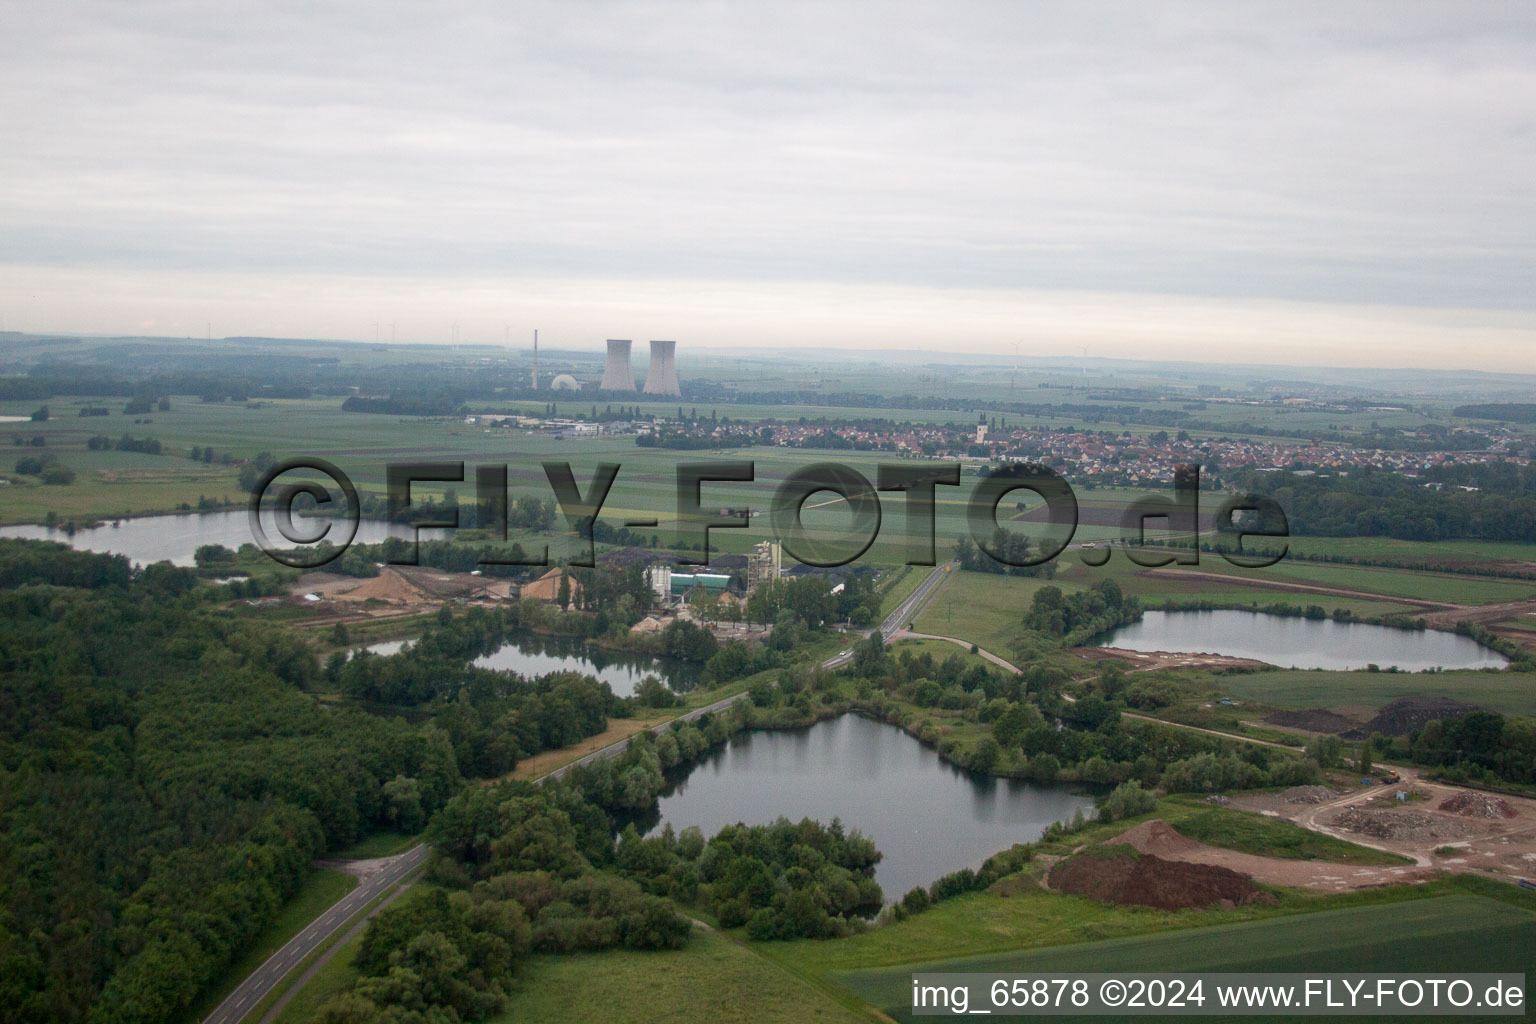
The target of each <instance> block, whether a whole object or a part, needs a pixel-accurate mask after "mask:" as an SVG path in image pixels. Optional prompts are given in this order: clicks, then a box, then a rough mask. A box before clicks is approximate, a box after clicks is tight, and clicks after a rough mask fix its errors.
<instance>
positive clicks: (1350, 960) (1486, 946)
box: [834, 894, 1536, 1021]
mask: <svg viewBox="0 0 1536 1024" xmlns="http://www.w3.org/2000/svg"><path fill="white" fill-rule="evenodd" d="M1532 962H1536V914H1533V913H1532V911H1531V909H1530V908H1524V909H1523V908H1521V907H1517V906H1514V905H1512V904H1510V903H1507V902H1503V901H1501V900H1497V899H1492V898H1488V897H1483V896H1474V895H1470V894H1465V895H1463V894H1457V895H1443V896H1437V897H1434V898H1430V899H1420V900H1413V901H1409V902H1402V903H1394V904H1387V905H1384V906H1374V907H1353V908H1349V909H1344V910H1332V911H1321V912H1318V913H1315V914H1305V915H1298V916H1294V917H1286V918H1278V919H1272V920H1265V921H1253V922H1246V923H1238V924H1227V925H1219V926H1216V927H1211V928H1197V929H1190V930H1188V931H1183V932H1178V933H1174V934H1163V935H1148V936H1138V937H1133V938H1122V939H1110V940H1107V941H1100V942H1087V943H1077V944H1073V945H1065V946H1057V947H1055V948H1051V949H1030V950H1019V951H1016V952H1010V953H1003V954H994V955H990V956H985V957H971V958H967V959H951V960H942V961H930V962H927V963H922V964H907V965H903V966H901V967H899V968H895V969H890V968H887V969H881V970H865V971H857V972H849V973H846V974H840V975H834V977H835V979H836V980H837V981H839V982H840V983H841V984H843V985H844V986H845V987H846V988H847V989H848V990H849V991H851V992H853V993H854V994H856V995H857V996H858V997H859V998H861V999H863V1000H865V1001H866V1002H868V1003H870V1004H872V1005H874V1006H878V1007H880V1008H881V1009H882V1010H883V1011H884V1012H885V1013H887V1014H889V1015H890V1016H892V1017H894V1018H895V1019H897V1020H901V1021H906V1020H922V1019H926V1018H919V1017H914V1016H913V1015H912V1014H911V1012H910V1000H911V988H912V974H913V973H914V972H917V971H939V970H942V971H957V972H959V971H963V972H977V973H1010V974H1033V975H1048V974H1058V975H1059V974H1075V973H1083V972H1109V971H1127V972H1148V973H1165V972H1166V973H1182V972H1194V971H1225V972H1270V971H1295V972H1307V971H1319V972H1324V971H1326V972H1355V971H1358V972H1373V971H1378V972H1399V973H1412V972H1415V971H1435V972H1444V971H1508V972H1514V973H1525V972H1527V971H1529V969H1530V965H1531V963H1532ZM1031 1016H1032V1017H1036V1016H1038V1015H1034V1014H1032V1015H1031ZM1077 1019H1081V1018H1077ZM1244 1019H1262V1018H1244ZM1282 1019H1284V1018H1282ZM1459 1019H1467V1018H1459Z"/></svg>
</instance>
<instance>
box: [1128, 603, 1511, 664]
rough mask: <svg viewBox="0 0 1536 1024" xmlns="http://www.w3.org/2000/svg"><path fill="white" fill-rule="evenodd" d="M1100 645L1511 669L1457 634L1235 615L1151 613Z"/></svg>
mask: <svg viewBox="0 0 1536 1024" xmlns="http://www.w3.org/2000/svg"><path fill="white" fill-rule="evenodd" d="M1100 643H1101V644H1102V645H1103V646H1105V647H1124V648H1126V649H1128V650H1133V651H1193V652H1201V653H1206V654H1226V655H1230V656H1232V657H1235V658H1253V659H1256V660H1258V661H1263V662H1267V663H1268V664H1271V665H1279V666H1280V667H1282V668H1324V669H1343V670H1354V669H1363V668H1365V667H1367V666H1368V665H1372V664H1374V665H1378V666H1380V667H1381V668H1384V669H1385V668H1389V667H1391V666H1394V665H1395V666H1397V668H1398V669H1400V670H1402V671H1404V672H1423V671H1425V670H1427V669H1432V668H1445V669H1456V668H1463V669H1465V668H1502V667H1504V666H1505V665H1506V664H1508V660H1507V659H1506V658H1505V657H1504V656H1503V655H1502V654H1500V653H1498V652H1497V651H1494V650H1491V649H1489V648H1487V647H1484V646H1483V645H1482V644H1480V643H1478V642H1477V641H1476V640H1473V639H1472V638H1471V637H1466V636H1460V635H1458V634H1456V633H1446V632H1442V631H1439V630H1433V629H1425V630H1415V629H1395V628H1393V627H1391V626H1375V625H1368V624H1366V623H1362V622H1335V621H1333V620H1332V619H1304V618H1300V617H1290V616H1285V615H1267V614H1265V613H1263V612H1246V611H1235V610H1221V611H1186V612H1147V613H1146V614H1145V615H1144V616H1143V617H1142V620H1141V621H1140V622H1133V623H1131V624H1130V625H1128V626H1121V627H1120V628H1119V629H1116V630H1115V631H1113V632H1112V633H1110V634H1109V635H1108V636H1107V637H1105V638H1104V639H1103V640H1102V641H1100Z"/></svg>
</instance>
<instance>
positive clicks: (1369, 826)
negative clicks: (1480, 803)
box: [1329, 807, 1467, 839]
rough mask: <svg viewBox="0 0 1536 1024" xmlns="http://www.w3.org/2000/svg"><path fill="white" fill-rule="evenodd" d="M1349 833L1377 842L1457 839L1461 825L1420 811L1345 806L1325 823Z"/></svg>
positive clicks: (1464, 830)
mask: <svg viewBox="0 0 1536 1024" xmlns="http://www.w3.org/2000/svg"><path fill="white" fill-rule="evenodd" d="M1329 824H1331V825H1336V826H1338V827H1339V828H1342V829H1345V830H1347V831H1350V832H1358V833H1359V834H1360V835H1363V836H1375V837H1376V838H1377V839H1460V838H1461V837H1463V836H1465V835H1466V834H1467V829H1466V827H1465V826H1462V825H1459V824H1458V823H1457V822H1455V821H1451V820H1448V819H1446V818H1435V817H1431V816H1430V815H1428V814H1425V813H1423V812H1422V811H1366V810H1362V809H1361V808H1359V807H1346V808H1345V809H1344V810H1343V811H1341V812H1339V813H1338V814H1337V815H1335V816H1334V818H1333V820H1332V821H1330V822H1329Z"/></svg>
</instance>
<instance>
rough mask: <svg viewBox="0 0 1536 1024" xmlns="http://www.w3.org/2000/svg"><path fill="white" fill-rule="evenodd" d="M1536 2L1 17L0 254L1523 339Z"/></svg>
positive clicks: (108, 9) (28, 259)
mask: <svg viewBox="0 0 1536 1024" xmlns="http://www.w3.org/2000/svg"><path fill="white" fill-rule="evenodd" d="M1533 44H1536V8H1532V7H1530V6H1528V5H1523V4H1482V5H1479V4H1470V5H1466V4H1459V5H1455V6H1454V7H1451V6H1449V5H1415V4H1405V3H1390V4H1357V5H1335V4H1327V5H1322V4H1318V5H1294V4H1285V5H1257V4H1236V5H1209V4H1196V5H1188V6H1185V5H1176V4H1158V5H1132V4H1125V5H1119V4H1106V5H1076V4H1074V5H1061V6H1059V7H1055V8H1052V7H1048V6H1046V5H1024V4H1010V3H995V4H958V5H956V4H943V5H939V4H888V3H880V4H801V5H796V4H773V5H743V4H733V3H707V4H706V3H700V4H660V5H653V4H642V5H628V4H622V5H621V4H606V3H599V4H585V5H583V4H557V3H546V4H483V5H478V4H464V5H458V4H454V5H441V6H439V5H421V6H416V5H392V4H382V5H381V4H373V3H368V4H355V5H332V6H330V7H327V8H325V9H324V10H322V11H316V10H315V9H313V8H312V7H311V6H310V5H307V4H286V5H284V4H277V5H274V4H266V3H263V4H248V5H245V4H239V3H233V4H220V5H210V4H189V3H186V4H184V3H155V2H150V3H134V4H127V5H125V4H119V3H102V2H91V0H87V2H83V3H79V4H72V5H58V4H41V3H30V2H27V3H11V4H7V5H6V6H5V7H4V9H3V10H0V94H3V95H5V96H7V97H10V99H9V100H7V102H6V103H5V104H4V105H3V107H0V137H3V138H4V139H6V140H7V141H6V144H5V146H4V147H3V149H0V181H3V182H4V185H5V187H4V190H3V191H0V261H3V262H7V263H11V264H19V265H60V266H75V267H78V266H100V267H107V268H113V267H131V268H137V269H165V270H180V269H197V270H203V271H210V270H211V271H219V270H225V271H231V272H235V271H241V270H246V269H267V270H284V271H308V272H314V273H347V274H368V273H378V274H404V275H419V276H426V277H438V276H441V277H451V276H455V275H462V274H479V275H495V274H508V275H529V274H538V275H555V276H570V277H582V276H589V277H593V278H603V277H629V278H645V277H648V276H652V275H655V276H659V277H668V278H689V277H696V278H700V279H712V278H719V279H732V280H747V281H751V280H765V281H796V280H802V281H818V282H829V283H848V284H865V283H894V284H912V285H932V286H940V287H971V288H1019V287H1034V288H1058V289H1090V290H1092V289H1102V290H1106V291H1144V292H1170V293H1177V294H1185V295H1211V296H1251V297H1260V298H1284V299H1299V300H1315V301H1356V302H1377V303H1388V304H1405V305H1413V304H1428V305H1448V306H1458V305H1460V306H1473V307H1488V308H1520V309H1530V308H1532V303H1533V298H1532V292H1531V289H1530V288H1529V285H1528V279H1529V276H1530V269H1531V267H1532V265H1533V255H1536V253H1533V246H1536V243H1533V242H1532V239H1533V238H1536V197H1533V192H1532V189H1531V187H1530V184H1529V183H1530V182H1531V181H1532V180H1536V147H1533V145H1532V141H1533V135H1536V133H1533V122H1536V62H1533V61H1532V60H1531V59H1530V57H1531V53H1532V48H1533Z"/></svg>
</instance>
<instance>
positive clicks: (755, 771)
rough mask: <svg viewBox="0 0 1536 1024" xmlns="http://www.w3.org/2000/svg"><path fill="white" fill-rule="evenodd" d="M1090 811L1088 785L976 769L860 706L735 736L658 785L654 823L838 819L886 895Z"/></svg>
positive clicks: (710, 827) (709, 827) (707, 827)
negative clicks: (872, 851)
mask: <svg viewBox="0 0 1536 1024" xmlns="http://www.w3.org/2000/svg"><path fill="white" fill-rule="evenodd" d="M1078 810H1081V811H1082V812H1083V813H1084V814H1085V815H1091V814H1092V813H1093V797H1092V795H1091V794H1090V793H1089V791H1088V789H1087V787H1080V786H1069V785H1061V786H1042V785H1039V784H1037V783H1030V782H1022V781H1016V780H1008V779H995V778H988V777H982V776H977V775H972V774H970V773H969V772H965V771H962V770H961V769H959V768H956V767H955V766H953V765H951V764H949V763H947V762H945V761H943V760H941V759H940V758H939V755H938V753H937V752H935V751H933V750H931V749H929V748H928V747H925V746H923V745H922V744H921V743H919V742H918V741H917V740H916V739H913V738H912V737H911V736H908V735H907V734H906V733H904V732H902V731H901V730H900V729H898V728H896V727H895V726H893V725H887V724H885V723H884V722H877V721H874V720H873V719H869V718H864V717H862V716H860V715H856V714H848V715H843V716H842V717H840V718H836V719H833V720H831V721H826V722H818V723H817V724H815V725H813V726H810V727H809V728H806V729H794V730H787V731H767V732H762V731H751V732H745V733H740V734H738V735H736V736H734V737H732V738H731V740H730V741H729V742H728V743H727V744H726V746H725V747H723V748H721V749H720V750H718V751H716V752H715V753H713V754H711V755H710V756H708V757H706V758H705V759H704V760H703V761H702V762H700V763H699V764H698V765H696V766H695V767H694V768H693V769H692V770H690V771H688V772H687V774H686V775H685V776H683V777H682V778H681V779H679V780H678V781H677V782H675V783H674V784H673V785H672V787H671V788H669V789H668V790H666V791H664V792H663V793H662V795H661V803H660V808H659V814H660V816H659V818H658V817H656V816H654V815H653V816H651V817H649V818H647V819H646V820H645V821H644V822H643V824H646V825H650V832H655V831H657V830H659V829H660V828H661V827H662V826H663V825H664V824H666V823H668V822H670V823H671V825H672V827H673V828H674V829H677V830H679V831H681V830H682V829H684V828H686V827H688V826H689V825H697V826H699V827H700V828H701V829H703V831H704V834H705V835H706V836H710V835H713V834H714V833H715V832H717V831H719V829H720V828H722V827H723V826H725V825H733V824H735V823H736V822H745V823H746V824H749V825H762V824H768V823H770V822H772V821H773V820H774V819H775V818H778V817H779V816H780V815H782V816H784V817H786V818H788V819H789V820H791V821H799V820H800V819H801V818H813V819H816V820H818V821H822V822H830V821H831V820H832V819H833V818H839V819H841V820H842V823H843V826H844V827H845V828H848V829H855V828H856V829H858V830H859V831H860V832H863V833H864V834H865V835H867V836H869V837H870V838H871V839H873V840H874V841H875V845H876V846H877V847H879V849H880V852H881V853H882V854H884V857H883V858H882V860H881V861H880V864H879V867H878V868H876V870H875V880H876V881H878V882H879V883H880V887H881V889H882V890H884V892H885V898H886V900H887V901H892V900H897V899H900V898H901V896H902V895H903V894H904V893H906V892H907V891H908V890H909V889H911V888H912V887H913V886H918V885H921V886H928V885H931V884H932V883H933V882H934V881H935V880H936V879H938V878H939V877H941V876H943V875H947V874H949V873H950V872H951V871H959V870H960V869H961V868H978V867H980V866H981V864H982V862H983V861H985V860H986V859H987V858H988V857H990V856H991V855H992V854H994V853H997V852H998V851H1000V850H1006V849H1007V848H1008V847H1010V846H1012V845H1013V844H1014V843H1025V842H1030V841H1033V840H1035V839H1038V838H1040V835H1041V833H1042V832H1044V831H1045V828H1046V826H1047V825H1049V824H1050V823H1051V822H1053V821H1061V820H1068V819H1071V817H1072V816H1073V814H1075V813H1076V812H1077V811H1078Z"/></svg>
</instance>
